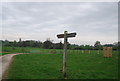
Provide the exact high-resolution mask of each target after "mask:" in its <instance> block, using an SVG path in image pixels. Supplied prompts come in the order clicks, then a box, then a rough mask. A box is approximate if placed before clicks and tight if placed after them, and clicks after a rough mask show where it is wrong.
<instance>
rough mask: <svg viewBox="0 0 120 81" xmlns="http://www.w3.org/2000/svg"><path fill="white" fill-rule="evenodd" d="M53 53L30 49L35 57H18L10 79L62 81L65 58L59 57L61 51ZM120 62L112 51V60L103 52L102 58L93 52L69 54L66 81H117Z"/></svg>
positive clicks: (11, 70) (10, 72)
mask: <svg viewBox="0 0 120 81" xmlns="http://www.w3.org/2000/svg"><path fill="white" fill-rule="evenodd" d="M41 50H42V51H41ZM49 51H53V52H51V53H50V52H49ZM54 51H55V50H49V49H39V48H36V49H35V48H34V49H33V48H32V49H30V48H29V52H31V53H32V54H23V55H17V56H15V57H14V61H13V64H12V65H11V68H10V71H9V76H8V77H9V79H63V74H62V59H63V55H62V53H61V54H60V52H61V51H62V50H56V51H57V52H54ZM58 52H59V54H58ZM39 53H40V54H39ZM42 53H43V54H42ZM45 53H46V54H45ZM117 59H118V56H117V52H116V51H113V57H112V58H104V57H103V51H100V54H97V51H91V53H90V54H89V53H88V52H87V51H86V52H84V53H82V51H81V50H69V51H68V60H67V66H68V67H67V77H68V79H117V78H118V77H117V76H118V75H117V74H118V73H117V72H118V67H117V66H118V63H117V61H118V60H117Z"/></svg>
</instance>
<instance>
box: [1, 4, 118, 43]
mask: <svg viewBox="0 0 120 81" xmlns="http://www.w3.org/2000/svg"><path fill="white" fill-rule="evenodd" d="M117 4H118V3H117V2H90V3H89V2H85V3H83V2H79V3H77V2H75V3H74V2H62V3H60V2H57V3H55V2H46V3H44V2H14V3H12V2H7V3H2V13H1V12H0V15H2V23H0V24H2V39H3V40H5V39H7V40H17V41H18V39H19V38H22V40H40V41H42V42H43V41H45V40H46V39H47V38H50V39H51V40H54V41H53V42H59V41H62V42H63V39H58V38H57V36H56V35H57V34H61V33H64V31H68V32H70V33H71V32H76V33H77V36H76V37H75V38H70V39H69V42H70V43H72V44H79V45H81V44H91V45H93V44H94V43H95V41H97V40H98V41H101V44H106V43H114V42H116V41H118V5H117Z"/></svg>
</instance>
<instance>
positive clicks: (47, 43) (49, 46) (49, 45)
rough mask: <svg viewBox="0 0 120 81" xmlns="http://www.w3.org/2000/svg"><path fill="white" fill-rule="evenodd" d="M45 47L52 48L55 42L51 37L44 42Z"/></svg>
mask: <svg viewBox="0 0 120 81" xmlns="http://www.w3.org/2000/svg"><path fill="white" fill-rule="evenodd" d="M43 47H44V48H46V49H52V48H53V43H52V41H51V40H50V39H47V40H46V41H45V42H43Z"/></svg>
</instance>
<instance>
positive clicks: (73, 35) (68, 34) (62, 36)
mask: <svg viewBox="0 0 120 81" xmlns="http://www.w3.org/2000/svg"><path fill="white" fill-rule="evenodd" d="M65 32H67V31H65ZM66 35H67V38H69V37H75V36H76V32H74V33H67V34H66ZM57 37H58V38H64V34H58V35H57Z"/></svg>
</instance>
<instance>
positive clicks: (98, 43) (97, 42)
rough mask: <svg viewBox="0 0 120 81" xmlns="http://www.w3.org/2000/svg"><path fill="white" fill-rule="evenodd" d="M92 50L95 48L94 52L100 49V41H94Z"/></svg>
mask: <svg viewBox="0 0 120 81" xmlns="http://www.w3.org/2000/svg"><path fill="white" fill-rule="evenodd" d="M94 48H95V49H96V50H99V49H102V46H101V44H100V41H96V42H95V44H94Z"/></svg>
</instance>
